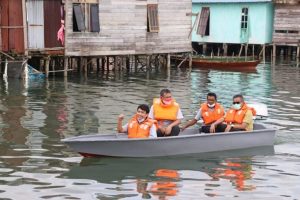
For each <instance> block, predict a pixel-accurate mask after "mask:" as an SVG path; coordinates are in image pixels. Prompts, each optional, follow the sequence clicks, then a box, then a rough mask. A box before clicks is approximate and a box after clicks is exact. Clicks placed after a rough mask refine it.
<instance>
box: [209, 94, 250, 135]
mask: <svg viewBox="0 0 300 200" xmlns="http://www.w3.org/2000/svg"><path fill="white" fill-rule="evenodd" d="M253 115H255V110H254V109H253V108H250V107H248V106H247V104H246V103H245V101H244V97H243V96H242V95H241V94H237V95H235V96H234V97H233V102H232V106H231V108H230V109H229V110H228V111H227V113H226V115H225V117H223V118H221V119H220V120H218V121H216V122H215V123H214V125H218V124H220V123H222V122H224V123H223V124H222V125H223V129H224V131H225V132H232V131H252V130H253Z"/></svg>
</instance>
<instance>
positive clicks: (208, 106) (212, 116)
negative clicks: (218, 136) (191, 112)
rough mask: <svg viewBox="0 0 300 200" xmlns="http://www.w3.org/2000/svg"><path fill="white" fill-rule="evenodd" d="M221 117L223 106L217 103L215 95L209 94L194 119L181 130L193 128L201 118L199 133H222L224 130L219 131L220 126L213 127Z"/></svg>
mask: <svg viewBox="0 0 300 200" xmlns="http://www.w3.org/2000/svg"><path fill="white" fill-rule="evenodd" d="M223 116H224V108H223V106H222V105H221V104H219V103H218V102H217V95H216V94H215V93H213V92H210V93H208V94H207V96H206V102H205V103H203V104H201V105H200V109H199V110H198V112H197V115H196V116H195V118H194V119H192V120H191V121H189V122H188V123H187V124H186V125H184V126H183V128H182V130H184V129H186V128H187V127H190V126H193V125H194V124H196V123H197V121H199V120H200V119H201V118H202V120H203V125H202V127H201V129H200V132H204V133H215V132H223V131H224V130H223V129H221V125H218V126H215V125H214V124H213V123H214V122H216V121H217V120H219V119H220V118H222V117H223Z"/></svg>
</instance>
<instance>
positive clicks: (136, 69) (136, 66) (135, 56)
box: [134, 55, 139, 72]
mask: <svg viewBox="0 0 300 200" xmlns="http://www.w3.org/2000/svg"><path fill="white" fill-rule="evenodd" d="M137 58H138V55H134V71H135V72H137V71H138V65H139V63H138V59H137Z"/></svg>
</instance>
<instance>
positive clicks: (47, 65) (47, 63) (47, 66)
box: [45, 57, 50, 78]
mask: <svg viewBox="0 0 300 200" xmlns="http://www.w3.org/2000/svg"><path fill="white" fill-rule="evenodd" d="M49 64H50V58H49V57H47V58H46V61H45V75H46V78H48V77H49Z"/></svg>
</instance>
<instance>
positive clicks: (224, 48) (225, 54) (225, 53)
mask: <svg viewBox="0 0 300 200" xmlns="http://www.w3.org/2000/svg"><path fill="white" fill-rule="evenodd" d="M223 50H224V56H227V52H228V45H227V44H223Z"/></svg>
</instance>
